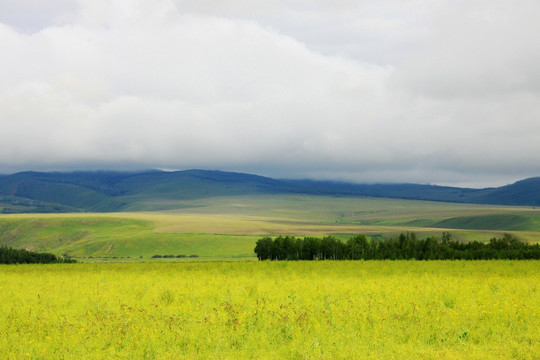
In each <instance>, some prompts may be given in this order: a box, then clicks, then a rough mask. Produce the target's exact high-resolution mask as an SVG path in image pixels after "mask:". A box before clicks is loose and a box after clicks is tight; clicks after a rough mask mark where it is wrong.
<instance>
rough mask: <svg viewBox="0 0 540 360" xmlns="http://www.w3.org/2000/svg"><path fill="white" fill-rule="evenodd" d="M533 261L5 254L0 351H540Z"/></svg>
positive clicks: (219, 355) (384, 355) (77, 354)
mask: <svg viewBox="0 0 540 360" xmlns="http://www.w3.org/2000/svg"><path fill="white" fill-rule="evenodd" d="M538 265H539V264H538V261H515V262H514V261H476V262H465V261H463V262H462V261H433V262H419V261H373V262H371V261H357V262H348V261H344V262H290V263H289V262H283V263H271V262H211V263H207V262H197V263H138V264H119V263H115V264H103V263H102V264H68V265H62V266H59V265H25V266H0V286H1V287H2V289H3V291H2V292H0V357H1V358H5V359H23V358H25V359H26V358H28V359H50V358H63V359H80V358H85V359H103V358H120V359H128V358H129V359H132V358H137V359H144V358H146V359H193V358H204V359H209V358H212V359H231V358H236V359H252V358H257V359H352V358H355V359H358V358H366V359H392V358H395V359H400V358H410V359H500V358H504V359H525V360H526V359H531V360H532V359H538V358H539V357H540V348H539V347H538V341H540V338H539V334H540V321H539V320H540V319H539V315H540V311H539V310H540V309H539V308H538V304H540V291H539V288H540V280H539V279H540V266H538Z"/></svg>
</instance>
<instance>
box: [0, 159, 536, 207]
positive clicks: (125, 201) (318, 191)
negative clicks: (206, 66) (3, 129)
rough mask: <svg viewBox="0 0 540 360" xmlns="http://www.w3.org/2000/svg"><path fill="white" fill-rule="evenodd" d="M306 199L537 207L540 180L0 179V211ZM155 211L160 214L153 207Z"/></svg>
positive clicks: (175, 174)
mask: <svg viewBox="0 0 540 360" xmlns="http://www.w3.org/2000/svg"><path fill="white" fill-rule="evenodd" d="M258 194H259V195H272V194H305V195H324V196H360V197H380V198H397V199H409V200H428V201H443V202H456V203H475V204H491V205H521V206H540V177H534V178H528V179H523V180H520V181H517V182H515V183H513V184H509V185H505V186H501V187H496V188H484V189H471V188H459V187H450V186H441V185H424V184H414V183H412V184H411V183H378V184H355V183H348V182H340V181H328V180H309V179H304V180H288V179H274V178H270V177H265V176H260V175H254V174H246V173H239V172H226V171H220V170H200V169H191V170H183V171H172V172H167V171H161V170H144V171H139V172H135V171H134V172H115V171H74V172H36V171H26V172H19V173H16V174H11V175H2V176H0V211H1V212H3V213H17V212H73V211H95V212H114V211H126V210H127V211H129V210H130V209H133V208H137V209H144V208H145V207H144V203H145V202H148V201H155V200H189V199H198V198H207V197H213V196H236V195H258ZM152 209H154V210H159V209H160V208H159V206H158V208H155V207H153V208H152Z"/></svg>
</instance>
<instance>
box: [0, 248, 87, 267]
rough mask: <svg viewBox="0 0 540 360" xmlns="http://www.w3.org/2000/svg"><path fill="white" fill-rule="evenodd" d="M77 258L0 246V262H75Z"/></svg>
mask: <svg viewBox="0 0 540 360" xmlns="http://www.w3.org/2000/svg"><path fill="white" fill-rule="evenodd" d="M74 262H77V261H76V260H75V259H67V258H59V257H57V256H56V255H54V254H50V253H39V252H34V251H29V250H25V249H13V248H11V247H7V246H5V245H1V246H0V264H49V263H74Z"/></svg>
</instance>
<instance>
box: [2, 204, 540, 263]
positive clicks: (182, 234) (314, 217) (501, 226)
mask: <svg viewBox="0 0 540 360" xmlns="http://www.w3.org/2000/svg"><path fill="white" fill-rule="evenodd" d="M170 207H171V210H169V211H161V212H125V213H73V214H17V215H2V216H0V244H3V245H7V246H12V247H18V248H21V247H22V248H27V249H30V250H35V251H49V252H52V253H55V254H58V255H61V254H69V255H70V256H74V257H77V258H88V257H92V258H105V259H112V258H125V259H127V258H128V257H129V259H132V260H133V259H141V257H142V259H143V260H148V259H150V258H151V257H152V256H153V255H175V256H176V255H187V256H189V255H198V256H199V259H203V260H204V259H206V260H214V259H250V258H251V259H252V258H253V256H254V253H253V248H254V244H255V241H256V240H257V239H258V238H259V237H261V236H264V235H280V234H288V235H296V236H305V235H317V236H321V235H328V234H332V235H335V236H338V237H340V238H341V239H346V238H348V237H349V236H350V235H352V234H359V233H363V234H366V235H368V236H370V237H373V238H376V239H384V238H389V237H392V236H397V235H399V233H401V232H406V231H410V232H416V233H417V234H418V235H419V236H421V237H423V236H433V235H436V236H439V235H440V234H441V233H442V231H450V232H451V233H452V234H453V236H454V238H456V239H458V240H463V241H471V240H479V241H488V240H489V239H490V238H491V237H495V236H496V237H499V236H501V235H502V234H503V233H504V232H511V233H513V234H515V235H516V236H518V237H519V238H521V239H523V240H528V241H533V242H536V241H539V240H540V210H537V209H533V208H526V207H510V206H489V205H471V204H453V203H442V202H427V201H414V200H395V199H373V198H358V197H356V198H355V197H323V196H307V195H287V196H235V197H216V198H206V199H197V200H183V201H176V200H171V201H170Z"/></svg>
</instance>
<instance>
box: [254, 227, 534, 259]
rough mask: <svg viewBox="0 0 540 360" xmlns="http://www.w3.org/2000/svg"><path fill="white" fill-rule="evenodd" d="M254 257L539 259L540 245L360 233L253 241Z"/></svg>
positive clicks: (506, 239) (508, 240)
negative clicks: (380, 237)
mask: <svg viewBox="0 0 540 360" xmlns="http://www.w3.org/2000/svg"><path fill="white" fill-rule="evenodd" d="M255 254H256V255H257V258H258V259H259V260H361V259H364V260H386V259H389V260H401V259H403V260H409V259H416V260H460V259H464V260H487V259H515V260H518V259H519V260H521V259H540V245H539V244H529V243H527V242H523V241H521V240H519V239H518V238H516V237H515V236H514V235H512V234H504V235H503V237H502V238H492V239H490V241H489V242H487V243H482V242H478V241H471V242H460V241H456V240H452V235H451V234H450V233H449V232H443V233H442V237H441V238H438V237H436V236H431V237H427V238H425V239H419V238H418V237H417V236H416V234H415V233H413V232H411V233H409V232H407V233H405V234H404V233H401V234H400V235H399V236H398V237H394V238H391V239H388V240H384V241H380V240H376V239H368V238H367V237H366V235H362V234H361V235H355V236H352V237H351V238H349V239H348V240H347V241H346V242H343V241H341V240H340V239H337V238H335V237H333V236H325V237H323V238H317V237H310V236H308V237H304V238H299V237H294V236H278V237H276V238H274V239H272V238H271V237H269V236H265V237H263V238H261V239H259V240H257V242H256V245H255Z"/></svg>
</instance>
